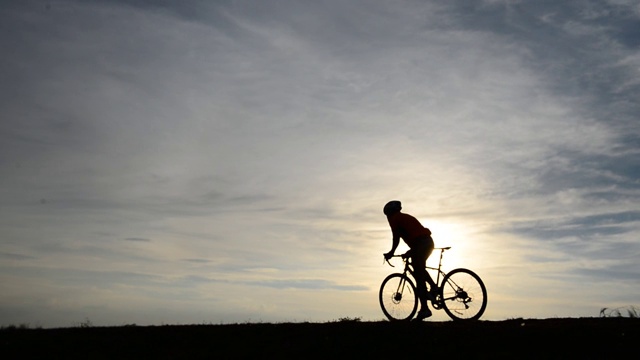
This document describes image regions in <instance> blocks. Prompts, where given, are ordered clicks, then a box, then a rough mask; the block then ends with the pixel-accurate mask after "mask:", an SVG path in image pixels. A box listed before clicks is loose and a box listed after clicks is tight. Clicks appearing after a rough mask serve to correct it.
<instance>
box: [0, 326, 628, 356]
mask: <svg viewBox="0 0 640 360" xmlns="http://www.w3.org/2000/svg"><path fill="white" fill-rule="evenodd" d="M639 344H640V319H634V318H579V319H543V320H536V319H524V320H523V319H514V320H505V321H476V322H470V323H464V322H427V321H425V322H423V323H390V322H359V321H338V322H330V323H282V324H238V325H188V326H122V327H92V328H64V329H3V330H0V359H26V358H39V359H70V358H74V359H75V358H85V359H157V358H159V359H178V358H181V359H193V358H207V359H213V358H215V359H235V358H263V359H271V358H276V357H277V358H301V359H305V358H326V359H340V358H342V357H343V356H349V355H351V356H353V355H356V356H357V357H358V358H369V359H378V358H387V359H392V358H401V359H404V358H407V359H414V358H416V356H418V357H419V358H425V359H427V358H432V357H434V356H436V357H439V358H441V359H470V358H473V359H522V358H527V359H534V358H535V359H615V358H628V357H629V356H631V357H635V356H637V355H638V345H639Z"/></svg>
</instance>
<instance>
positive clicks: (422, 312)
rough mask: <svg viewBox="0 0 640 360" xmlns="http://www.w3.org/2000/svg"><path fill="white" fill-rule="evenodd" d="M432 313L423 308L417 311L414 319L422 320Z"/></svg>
mask: <svg viewBox="0 0 640 360" xmlns="http://www.w3.org/2000/svg"><path fill="white" fill-rule="evenodd" d="M431 315H432V313H431V310H429V309H427V308H424V309H422V310H420V311H419V312H418V315H417V316H416V321H421V320H424V319H426V318H428V317H430V316H431Z"/></svg>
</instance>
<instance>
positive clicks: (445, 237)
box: [424, 220, 470, 271]
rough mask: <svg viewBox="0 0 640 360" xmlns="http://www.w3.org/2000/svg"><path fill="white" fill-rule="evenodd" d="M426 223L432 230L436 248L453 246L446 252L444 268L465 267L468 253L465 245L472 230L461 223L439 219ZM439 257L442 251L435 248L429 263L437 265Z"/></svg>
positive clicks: (443, 261)
mask: <svg viewBox="0 0 640 360" xmlns="http://www.w3.org/2000/svg"><path fill="white" fill-rule="evenodd" d="M424 225H425V226H426V227H428V228H429V229H430V230H431V233H432V235H431V236H432V237H433V242H434V244H435V247H436V248H443V247H451V249H450V250H447V251H445V252H444V255H443V258H442V269H443V270H445V271H446V270H451V269H454V268H458V267H465V257H466V255H465V254H467V253H468V249H466V246H465V245H466V244H467V239H468V238H469V236H468V235H469V233H470V231H469V230H468V229H467V228H466V227H465V226H464V225H462V224H460V223H454V222H444V221H439V220H434V221H429V223H428V224H424ZM439 258H440V251H439V250H434V251H433V253H432V254H431V256H430V257H429V260H428V265H429V266H433V267H437V266H438V260H439Z"/></svg>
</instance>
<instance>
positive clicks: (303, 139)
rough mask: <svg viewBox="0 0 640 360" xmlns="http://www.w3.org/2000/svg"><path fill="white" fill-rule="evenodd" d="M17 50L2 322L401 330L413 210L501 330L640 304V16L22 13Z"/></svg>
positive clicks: (16, 15)
mask: <svg viewBox="0 0 640 360" xmlns="http://www.w3.org/2000/svg"><path fill="white" fill-rule="evenodd" d="M0 46H1V48H2V49H3V50H2V56H0V204H1V206H0V286H1V288H2V291H0V325H2V326H7V325H12V324H30V325H33V326H42V327H68V326H73V325H74V324H80V323H83V322H84V323H86V322H87V321H90V322H91V323H92V324H93V325H96V326H118V325H126V324H138V325H161V324H225V323H244V322H306V321H309V322H325V321H333V320H336V319H342V318H359V319H361V320H363V321H378V320H382V319H383V318H384V315H383V314H382V311H381V310H380V307H379V304H378V289H379V286H380V283H381V282H382V280H383V279H384V277H385V276H386V275H387V274H390V273H392V272H397V271H398V269H399V267H400V263H399V261H397V260H396V262H395V265H396V267H395V268H392V267H389V266H388V265H386V264H384V263H383V256H382V254H383V253H385V252H387V251H389V249H390V248H391V232H390V230H389V227H388V223H387V220H386V218H385V217H384V215H383V214H382V207H383V206H384V204H385V203H386V202H387V201H389V200H394V199H398V200H401V201H402V203H403V211H405V212H407V213H409V214H412V215H414V216H415V217H417V218H418V219H419V220H420V221H421V223H422V224H423V225H424V226H426V227H428V228H430V229H431V231H432V232H433V238H434V241H435V245H436V246H437V247H442V246H451V247H452V249H451V250H449V251H447V252H446V253H445V254H444V260H443V269H445V270H451V269H454V268H458V267H464V268H469V269H472V270H473V271H475V272H476V273H477V274H478V275H479V276H480V277H481V278H482V279H483V280H484V282H485V284H486V286H487V289H488V300H489V302H488V307H487V310H486V312H485V314H484V315H483V317H482V319H485V320H503V319H511V318H549V317H590V316H598V314H599V311H600V309H601V308H603V307H608V308H615V307H619V306H630V305H636V306H637V305H638V304H640V286H639V285H640V261H639V260H640V241H639V240H640V239H639V237H638V234H639V232H640V207H639V206H638V204H639V200H640V121H639V120H638V119H639V118H640V102H639V101H638V99H640V2H639V1H637V0H602V1H595V0H593V1H592V0H581V1H562V2H559V1H524V0H523V1H509V0H491V1H489V0H485V1H461V0H451V1H423V0H420V1H418V0H398V1H386V0H366V1H365V0H349V1H342V0H326V1H311V0H309V1H305V0H298V1H293V0H273V1H244V0H238V1H234V0H221V1H213V0H212V1H204V0H201V1H195V0H185V1H179V2H178V1H144V0H117V1H114V0H109V1H106V0H104V1H72V0H59V1H56V0H52V1H30V0H27V1H11V0H7V1H2V2H1V3H0ZM406 249H407V248H406V246H405V245H402V246H401V247H400V248H399V249H398V252H401V251H404V250H406ZM437 260H438V258H437V253H436V255H434V256H432V257H431V258H430V259H429V263H430V264H432V265H433V264H434V261H435V264H437ZM447 319H448V318H447V317H446V314H444V313H443V312H442V311H436V312H435V314H434V317H433V321H446V320H447Z"/></svg>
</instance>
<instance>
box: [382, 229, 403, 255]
mask: <svg viewBox="0 0 640 360" xmlns="http://www.w3.org/2000/svg"><path fill="white" fill-rule="evenodd" d="M399 244H400V237H399V236H397V235H395V234H394V235H393V238H392V239H391V251H389V252H388V253H386V254H385V257H391V256H393V254H395V253H396V249H397V248H398V245H399Z"/></svg>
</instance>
